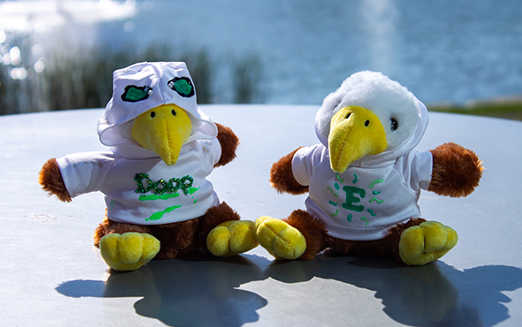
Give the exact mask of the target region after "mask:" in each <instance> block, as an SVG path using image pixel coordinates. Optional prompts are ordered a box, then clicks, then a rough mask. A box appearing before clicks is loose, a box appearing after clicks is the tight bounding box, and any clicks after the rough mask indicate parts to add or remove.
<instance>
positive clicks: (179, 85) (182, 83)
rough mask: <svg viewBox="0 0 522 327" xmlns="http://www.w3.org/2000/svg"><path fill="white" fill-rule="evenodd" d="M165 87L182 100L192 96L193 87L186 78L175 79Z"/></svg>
mask: <svg viewBox="0 0 522 327" xmlns="http://www.w3.org/2000/svg"><path fill="white" fill-rule="evenodd" d="M167 85H168V86H169V87H170V88H171V89H173V90H174V91H176V92H177V93H178V94H179V95H181V96H182V97H184V98H190V97H191V96H193V95H194V86H193V85H192V81H191V80H190V79H189V78H188V77H175V78H173V79H171V80H170V81H169V82H168V84H167Z"/></svg>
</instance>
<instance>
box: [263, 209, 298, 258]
mask: <svg viewBox="0 0 522 327" xmlns="http://www.w3.org/2000/svg"><path fill="white" fill-rule="evenodd" d="M254 228H255V231H256V239H257V241H258V242H259V244H261V246H262V247H264V248H265V249H266V250H267V251H268V252H270V254H272V255H273V256H274V257H275V258H276V259H288V260H293V259H297V258H299V257H300V256H301V255H302V254H303V253H304V251H305V250H306V240H305V238H304V236H303V234H301V232H300V231H299V230H298V229H297V228H295V227H292V226H290V225H289V224H287V223H286V222H284V221H282V220H279V219H275V218H271V217H267V216H263V217H260V218H258V219H257V220H256V222H255V226H254Z"/></svg>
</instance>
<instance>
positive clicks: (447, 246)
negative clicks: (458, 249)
mask: <svg viewBox="0 0 522 327" xmlns="http://www.w3.org/2000/svg"><path fill="white" fill-rule="evenodd" d="M457 241H458V236H457V233H456V232H455V231H454V230H453V229H452V228H450V227H447V226H444V225H442V224H441V223H438V222H436V221H426V222H424V223H422V224H420V225H419V226H413V227H410V228H408V229H406V230H405V231H404V232H403V233H402V234H401V240H400V242H399V254H400V256H401V259H402V261H404V263H405V264H407V265H414V266H420V265H424V264H427V263H430V262H433V261H435V260H437V259H439V258H440V257H442V256H443V255H445V254H446V253H447V252H448V251H449V250H451V249H452V248H453V247H454V246H455V245H456V244H457Z"/></svg>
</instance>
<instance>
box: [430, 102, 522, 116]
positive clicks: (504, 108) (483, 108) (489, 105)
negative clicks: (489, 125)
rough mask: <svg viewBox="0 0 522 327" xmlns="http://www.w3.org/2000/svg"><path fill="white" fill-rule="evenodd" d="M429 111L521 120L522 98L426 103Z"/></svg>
mask: <svg viewBox="0 0 522 327" xmlns="http://www.w3.org/2000/svg"><path fill="white" fill-rule="evenodd" d="M428 109H429V110H430V111H435V112H448V113H456V114H464V115H475V116H486V117H495V118H504V119H513V120H521V121H522V98H510V99H496V100H489V101H476V102H470V103H468V104H466V105H451V104H448V105H446V104H441V105H428Z"/></svg>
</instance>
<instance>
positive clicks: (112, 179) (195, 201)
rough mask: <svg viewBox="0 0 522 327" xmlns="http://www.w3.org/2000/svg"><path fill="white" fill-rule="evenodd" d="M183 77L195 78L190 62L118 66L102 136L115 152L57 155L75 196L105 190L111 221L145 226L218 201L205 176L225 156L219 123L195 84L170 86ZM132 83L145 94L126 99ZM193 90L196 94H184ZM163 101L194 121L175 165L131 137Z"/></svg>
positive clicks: (188, 215) (199, 211)
mask: <svg viewBox="0 0 522 327" xmlns="http://www.w3.org/2000/svg"><path fill="white" fill-rule="evenodd" d="M180 78H186V80H188V81H191V77H190V74H189V72H188V70H187V68H186V66H185V64H184V63H166V62H159V63H139V64H135V65H132V66H129V67H127V68H124V69H121V70H117V71H115V72H114V93H113V98H112V99H111V101H109V103H108V104H107V107H106V110H105V113H104V114H103V116H102V117H101V118H100V121H99V123H98V134H99V136H100V141H101V142H102V143H103V144H105V145H107V146H110V147H111V148H110V150H111V151H110V152H89V153H78V154H72V155H67V156H65V157H63V158H60V159H58V160H57V161H58V165H59V167H60V172H61V174H62V177H63V180H64V183H65V186H66V188H67V191H68V192H69V195H70V196H71V197H75V196H77V195H80V194H83V193H88V192H94V191H101V192H102V193H104V194H105V201H106V205H107V216H108V218H109V219H111V220H113V221H117V222H124V223H132V224H139V225H157V224H167V223H173V222H179V221H184V220H188V219H193V218H197V217H200V216H202V215H203V214H205V212H206V211H207V210H208V208H210V207H212V206H215V205H217V204H219V199H218V197H217V194H216V193H215V192H214V190H213V186H212V183H211V182H210V181H208V180H207V179H206V177H207V176H208V175H209V174H210V173H211V172H212V170H213V167H214V165H215V164H216V163H217V162H218V161H219V158H220V157H221V146H220V144H219V141H218V140H217V138H216V136H217V127H216V125H215V124H214V123H213V122H212V121H211V120H210V119H209V118H208V117H207V116H206V115H205V114H204V113H203V112H201V111H200V110H199V109H198V107H197V104H196V95H195V90H194V88H193V85H192V84H191V82H190V83H189V84H190V85H192V88H190V87H189V88H188V89H185V90H181V92H178V91H176V90H175V89H174V88H173V87H172V84H169V83H170V82H171V81H172V80H176V79H180ZM129 85H132V86H134V87H136V88H137V89H141V90H145V91H146V92H144V93H143V96H142V97H141V98H139V99H138V100H136V99H133V101H128V100H127V101H125V97H124V96H123V94H125V92H126V88H127V86H129ZM185 86H186V84H185ZM187 90H189V91H190V92H184V91H187ZM147 91H148V93H147ZM162 104H176V105H178V106H179V107H181V108H183V109H184V110H185V111H186V112H187V113H188V114H189V117H190V119H191V122H192V126H193V128H192V132H191V135H190V136H189V138H188V140H187V142H186V143H185V144H184V145H183V147H182V149H181V153H180V155H179V158H178V161H177V162H176V164H175V165H172V166H167V165H166V164H165V162H163V161H162V160H161V158H160V157H159V156H158V155H157V154H156V153H154V152H152V151H150V150H147V149H145V148H143V147H141V146H140V145H139V144H138V143H137V142H135V141H134V140H133V139H132V137H131V128H132V124H133V120H134V119H135V118H136V117H138V116H139V115H140V114H142V113H144V112H146V111H148V110H150V109H152V108H155V107H157V106H159V105H162Z"/></svg>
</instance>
